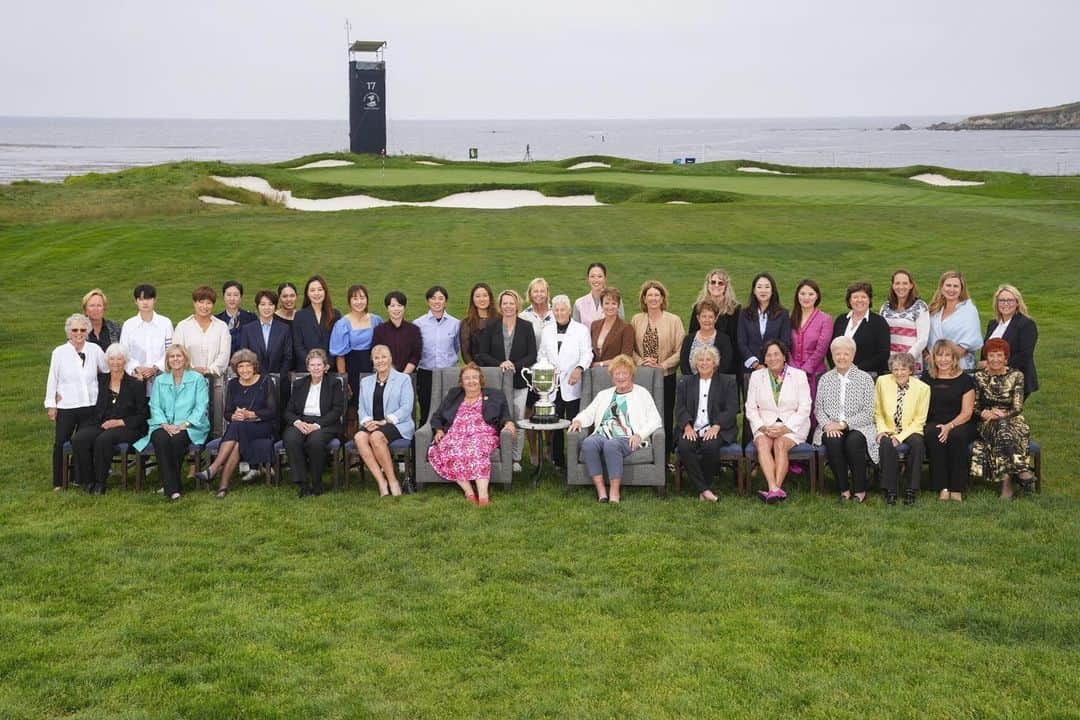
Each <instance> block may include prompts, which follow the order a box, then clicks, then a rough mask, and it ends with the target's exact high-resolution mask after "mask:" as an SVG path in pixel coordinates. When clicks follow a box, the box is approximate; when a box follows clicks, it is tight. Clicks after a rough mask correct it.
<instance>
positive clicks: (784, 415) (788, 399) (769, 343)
mask: <svg viewBox="0 0 1080 720" xmlns="http://www.w3.org/2000/svg"><path fill="white" fill-rule="evenodd" d="M761 357H762V359H763V360H764V361H765V363H764V365H763V366H762V367H760V368H758V369H757V370H755V371H754V372H753V374H752V375H751V376H750V383H749V386H748V387H747V389H746V420H747V422H748V423H749V425H750V432H751V433H752V434H753V438H754V447H755V449H756V450H757V457H758V463H759V464H760V466H761V473H762V475H764V476H765V482H766V483H767V484H768V486H769V489H768V490H761V491H759V492H758V497H760V498H761V500H762V501H763V502H766V503H769V504H770V505H771V504H774V503H778V502H780V501H782V500H785V499H787V493H785V492H784V478H786V477H787V472H788V466H789V464H790V461H789V460H788V453H790V452H791V448H793V447H795V446H796V445H798V444H799V443H803V442H806V436H807V435H808V434H809V432H810V410H811V408H810V385H809V383H808V382H807V380H806V373H804V372H803V371H802V370H799V369H798V368H794V367H791V366H790V365H788V358H789V357H790V351H789V350H788V346H787V344H786V343H785V342H783V341H782V340H776V339H770V340H766V341H765V342H764V343H763V344H762V346H761Z"/></svg>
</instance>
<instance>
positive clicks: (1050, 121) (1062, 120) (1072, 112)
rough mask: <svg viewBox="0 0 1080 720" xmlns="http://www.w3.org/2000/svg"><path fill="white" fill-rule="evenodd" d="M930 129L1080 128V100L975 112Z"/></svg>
mask: <svg viewBox="0 0 1080 720" xmlns="http://www.w3.org/2000/svg"><path fill="white" fill-rule="evenodd" d="M928 129H929V130H1080V102H1075V103H1069V104H1067V105H1056V106H1054V107H1046V108H1037V109H1035V110H1019V111H1016V112H1006V113H996V114H993V115H973V116H971V117H969V118H967V119H965V120H961V121H960V122H956V123H946V122H941V123H935V124H933V125H931V126H930V127H929V128H928Z"/></svg>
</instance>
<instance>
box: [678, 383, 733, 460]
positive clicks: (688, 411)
mask: <svg viewBox="0 0 1080 720" xmlns="http://www.w3.org/2000/svg"><path fill="white" fill-rule="evenodd" d="M700 383H701V378H699V377H698V376H697V375H683V376H682V377H681V378H679V387H678V389H677V391H676V393H675V427H674V428H673V432H674V433H675V437H676V438H681V437H682V435H683V428H684V427H686V426H687V425H688V424H689V425H691V426H692V425H693V424H694V420H696V419H697V414H698V409H699V408H698V402H699V397H698V395H699V393H698V387H699V385H700ZM738 414H739V387H738V384H737V383H736V381H735V376H734V375H726V374H724V373H714V374H713V376H712V383H711V384H710V385H709V424H710V425H719V426H720V434H718V435H717V436H716V437H717V438H719V439H720V440H721V441H722V442H723V443H724V444H725V445H731V444H732V443H734V442H737V441H738V437H739V428H738V426H737V425H736V424H735V416H736V415H738Z"/></svg>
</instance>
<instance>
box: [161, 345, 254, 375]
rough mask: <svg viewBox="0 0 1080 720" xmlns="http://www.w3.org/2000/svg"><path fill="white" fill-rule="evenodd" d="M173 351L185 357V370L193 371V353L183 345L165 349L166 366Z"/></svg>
mask: <svg viewBox="0 0 1080 720" xmlns="http://www.w3.org/2000/svg"><path fill="white" fill-rule="evenodd" d="M173 350H176V351H177V352H179V353H180V354H181V355H183V356H184V369H185V370H190V369H191V353H189V352H188V349H187V348H186V347H184V346H183V345H181V344H180V343H173V344H172V345H170V346H169V347H167V348H165V362H166V364H168V360H169V353H171V352H172V351H173ZM248 352H251V351H250V350H249V351H248Z"/></svg>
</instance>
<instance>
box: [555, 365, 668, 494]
mask: <svg viewBox="0 0 1080 720" xmlns="http://www.w3.org/2000/svg"><path fill="white" fill-rule="evenodd" d="M634 384H635V385H641V386H642V387H643V388H645V389H646V390H648V391H649V393H650V394H651V395H652V397H653V401H654V402H655V403H656V410H657V412H659V413H660V417H663V416H664V405H663V402H664V375H663V373H661V372H660V370H659V369H657V368H649V367H639V368H638V369H637V371H636V372H635V373H634ZM611 385H612V382H611V375H610V374H609V373H608V371H607V368H592V369H591V370H586V371H585V374H584V375H583V376H582V385H581V407H582V409H585V408H586V407H588V405H589V403H591V402H592V401H593V398H594V397H596V394H597V393H598V392H600V391H601V390H605V389H607V388H609V387H611ZM592 430H593V428H584V429H583V431H582V432H567V433H566V465H567V467H566V485H567V488H569V487H570V486H573V485H588V486H590V487H591V486H592V478H591V477H589V473H588V471H587V470H586V469H585V462H584V461H583V459H582V456H581V443H582V442H583V441H584V440H585V438H586V437H588V433H591V432H592ZM667 431H668V428H663V427H661V428H660V429H659V430H657V431H656V432H654V433H653V434H652V437H651V438H649V444H648V445H647V446H645V447H642V448H640V449H638V450H637V451H636V452H633V453H631V454H630V457H628V458H626V461H625V463H624V467H623V479H622V484H623V487H625V486H627V485H638V486H640V485H644V486H651V487H655V488H656V494H657V495H661V496H662V495H664V494H665V492H666V486H667V474H666V471H667V460H666V458H665V445H664V439H665V432H667Z"/></svg>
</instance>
